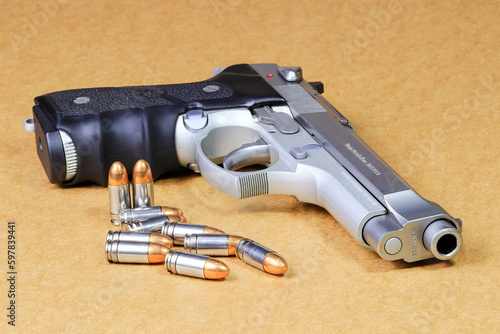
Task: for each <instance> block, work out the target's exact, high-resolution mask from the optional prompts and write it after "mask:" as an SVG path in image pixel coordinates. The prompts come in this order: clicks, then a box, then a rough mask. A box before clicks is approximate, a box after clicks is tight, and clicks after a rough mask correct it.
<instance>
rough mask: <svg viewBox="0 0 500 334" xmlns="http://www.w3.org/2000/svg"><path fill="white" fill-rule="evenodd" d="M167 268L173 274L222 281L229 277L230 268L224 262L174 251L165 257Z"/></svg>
mask: <svg viewBox="0 0 500 334" xmlns="http://www.w3.org/2000/svg"><path fill="white" fill-rule="evenodd" d="M165 268H167V270H168V271H169V272H171V273H173V274H178V275H185V276H191V277H198V278H205V279H222V278H224V277H226V276H227V275H229V267H228V266H227V265H226V264H225V263H224V262H222V261H219V260H217V259H214V258H211V257H208V256H204V255H197V254H191V253H186V252H179V251H173V250H171V251H170V252H168V254H167V256H166V257H165Z"/></svg>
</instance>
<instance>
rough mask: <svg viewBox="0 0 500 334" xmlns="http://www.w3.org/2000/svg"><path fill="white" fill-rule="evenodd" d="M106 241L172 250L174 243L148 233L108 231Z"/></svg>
mask: <svg viewBox="0 0 500 334" xmlns="http://www.w3.org/2000/svg"><path fill="white" fill-rule="evenodd" d="M106 241H130V242H147V243H154V244H160V245H164V246H167V247H168V248H172V247H173V246H174V242H173V241H172V239H170V238H169V237H167V236H166V235H163V234H159V233H150V232H127V231H109V232H108V235H107V236H106Z"/></svg>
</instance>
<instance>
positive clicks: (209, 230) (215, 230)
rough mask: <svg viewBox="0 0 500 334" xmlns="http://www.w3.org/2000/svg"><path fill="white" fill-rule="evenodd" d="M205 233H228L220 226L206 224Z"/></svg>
mask: <svg viewBox="0 0 500 334" xmlns="http://www.w3.org/2000/svg"><path fill="white" fill-rule="evenodd" d="M203 233H204V234H212V233H217V234H226V232H224V231H222V230H219V229H218V228H215V227H212V226H206V227H205V229H204V230H203Z"/></svg>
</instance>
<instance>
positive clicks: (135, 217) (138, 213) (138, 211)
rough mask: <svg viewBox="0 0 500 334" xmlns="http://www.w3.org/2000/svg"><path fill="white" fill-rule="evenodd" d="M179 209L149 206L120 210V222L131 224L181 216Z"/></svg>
mask: <svg viewBox="0 0 500 334" xmlns="http://www.w3.org/2000/svg"><path fill="white" fill-rule="evenodd" d="M182 215H184V213H183V212H182V210H181V209H178V208H173V207H170V206H151V207H146V208H130V209H123V210H120V221H121V222H122V223H133V222H136V221H141V220H146V219H150V218H156V217H161V216H167V217H169V216H182Z"/></svg>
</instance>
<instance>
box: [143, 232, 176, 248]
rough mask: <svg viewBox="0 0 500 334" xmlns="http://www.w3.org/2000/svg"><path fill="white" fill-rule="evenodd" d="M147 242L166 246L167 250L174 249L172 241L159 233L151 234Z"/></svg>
mask: <svg viewBox="0 0 500 334" xmlns="http://www.w3.org/2000/svg"><path fill="white" fill-rule="evenodd" d="M149 242H151V243H154V244H160V245H164V246H167V247H168V248H172V247H174V241H173V240H172V239H170V238H169V237H167V236H166V235H163V234H160V233H151V234H150V236H149Z"/></svg>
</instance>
